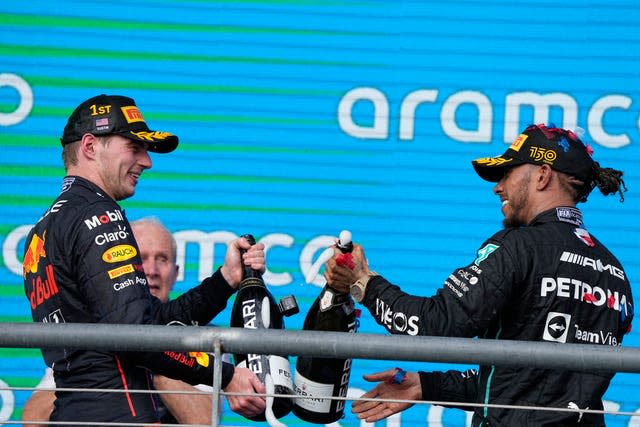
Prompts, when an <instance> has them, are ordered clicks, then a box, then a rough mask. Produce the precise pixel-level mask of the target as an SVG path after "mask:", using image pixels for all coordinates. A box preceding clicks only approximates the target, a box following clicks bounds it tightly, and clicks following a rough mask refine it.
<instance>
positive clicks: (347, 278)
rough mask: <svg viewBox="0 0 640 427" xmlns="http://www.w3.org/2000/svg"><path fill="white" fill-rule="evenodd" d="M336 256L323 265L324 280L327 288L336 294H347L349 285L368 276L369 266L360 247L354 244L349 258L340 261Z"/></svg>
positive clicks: (338, 256)
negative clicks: (333, 290) (329, 287)
mask: <svg viewBox="0 0 640 427" xmlns="http://www.w3.org/2000/svg"><path fill="white" fill-rule="evenodd" d="M341 255H342V254H338V255H335V256H333V257H332V258H331V259H329V260H328V261H327V263H326V264H325V270H324V278H325V279H326V281H327V283H328V284H329V286H331V287H332V288H333V289H335V290H336V291H338V292H342V293H349V288H350V287H351V284H352V283H354V282H355V281H356V280H358V279H359V278H360V277H364V276H367V275H368V274H369V265H368V264H367V259H366V258H365V255H364V249H362V246H360V245H357V244H354V245H353V251H352V252H351V253H350V255H351V257H350V259H349V260H348V262H347V260H345V259H341V258H340V256H341Z"/></svg>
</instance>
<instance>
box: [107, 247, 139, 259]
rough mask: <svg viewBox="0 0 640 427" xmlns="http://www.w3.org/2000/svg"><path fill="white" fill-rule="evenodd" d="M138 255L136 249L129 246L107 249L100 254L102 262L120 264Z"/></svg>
mask: <svg viewBox="0 0 640 427" xmlns="http://www.w3.org/2000/svg"><path fill="white" fill-rule="evenodd" d="M137 254H138V251H136V248H134V247H133V246H131V245H118V246H114V247H112V248H109V249H107V250H106V251H104V253H103V254H102V260H103V261H104V262H120V261H126V260H128V259H130V258H133V257H134V256H136V255H137Z"/></svg>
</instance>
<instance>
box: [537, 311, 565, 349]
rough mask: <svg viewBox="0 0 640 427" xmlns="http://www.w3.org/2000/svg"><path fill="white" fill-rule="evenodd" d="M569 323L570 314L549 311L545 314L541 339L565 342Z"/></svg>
mask: <svg viewBox="0 0 640 427" xmlns="http://www.w3.org/2000/svg"><path fill="white" fill-rule="evenodd" d="M570 324H571V315H570V314H565V313H556V312H555V311H551V312H549V314H547V323H546V324H545V325H544V334H542V339H543V340H545V341H555V342H567V334H568V333H569V325H570Z"/></svg>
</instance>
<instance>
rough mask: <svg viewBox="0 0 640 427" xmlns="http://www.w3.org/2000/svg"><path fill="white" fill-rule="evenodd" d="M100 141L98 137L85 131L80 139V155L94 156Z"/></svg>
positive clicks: (90, 157) (91, 157)
mask: <svg viewBox="0 0 640 427" xmlns="http://www.w3.org/2000/svg"><path fill="white" fill-rule="evenodd" d="M99 143H100V141H98V138H96V137H95V135H93V134H91V133H85V134H84V135H82V139H81V140H80V153H81V154H82V156H84V157H86V158H88V159H94V158H95V157H96V148H97V145H98V144H99Z"/></svg>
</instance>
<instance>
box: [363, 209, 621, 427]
mask: <svg viewBox="0 0 640 427" xmlns="http://www.w3.org/2000/svg"><path fill="white" fill-rule="evenodd" d="M363 304H364V305H365V306H366V307H367V308H368V309H369V311H371V313H372V314H373V316H374V317H375V319H376V321H377V322H378V323H380V324H381V325H383V326H384V327H385V328H387V329H388V330H389V331H390V332H392V333H395V334H409V335H432V336H451V337H480V338H487V339H501V340H525V341H550V342H557V343H587V344H602V345H610V346H618V345H620V344H621V342H622V337H623V335H624V334H625V333H627V332H628V331H629V330H630V329H631V320H632V318H633V302H632V295H631V286H630V284H629V281H628V280H627V277H626V275H625V273H624V271H623V269H622V266H621V265H620V263H619V262H618V260H617V259H616V258H615V257H614V256H613V255H612V254H611V253H610V252H609V251H608V250H607V249H606V248H605V247H604V246H603V245H602V244H601V243H600V242H599V241H598V240H597V239H595V238H594V237H593V236H591V235H589V233H588V232H587V231H586V229H585V228H584V226H583V225H582V214H581V213H580V211H579V210H578V209H576V208H573V207H559V208H554V209H551V210H548V211H546V212H543V213H541V214H540V215H538V216H537V217H536V218H535V219H534V220H533V221H532V222H531V223H530V224H529V225H528V226H526V227H522V228H508V229H504V230H502V231H500V232H498V233H496V234H495V235H494V236H492V237H491V238H490V239H488V240H487V241H486V242H485V243H484V244H483V245H482V246H481V248H480V249H479V250H478V252H477V257H476V258H475V260H474V261H473V262H471V263H470V264H468V265H466V266H464V267H460V268H457V269H456V270H454V271H453V272H452V273H451V275H450V276H449V277H448V278H447V279H446V280H445V282H444V286H443V287H442V288H441V289H439V290H438V292H437V293H436V295H435V296H433V297H431V298H422V297H416V296H411V295H408V294H406V293H404V292H402V291H401V290H400V289H399V288H398V287H397V286H395V285H393V284H391V283H389V282H388V281H387V280H385V279H384V278H383V277H380V276H375V277H373V278H371V280H370V281H369V284H368V286H367V290H366V294H365V298H364V301H363ZM612 377H613V373H608V372H578V371H571V370H553V369H541V368H527V367H508V366H498V365H493V366H480V370H479V372H469V371H468V372H459V371H448V372H432V373H426V372H421V373H420V380H421V386H422V394H423V396H422V397H423V399H424V400H435V401H451V402H467V403H481V404H511V405H527V406H542V407H559V408H574V409H575V408H580V409H586V408H589V409H600V410H601V409H603V405H602V396H603V394H604V393H605V391H606V389H607V387H608V386H609V382H610V381H611V378H612ZM453 406H455V405H453ZM463 409H467V410H468V409H469V408H468V407H465V408H463ZM576 424H580V425H598V426H599V425H604V418H603V416H602V415H593V414H585V413H582V414H580V413H578V412H546V411H534V410H513V409H511V410H510V409H495V408H488V407H487V406H482V407H479V408H477V409H475V410H474V417H473V425H474V426H536V427H539V426H565V425H576Z"/></svg>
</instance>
